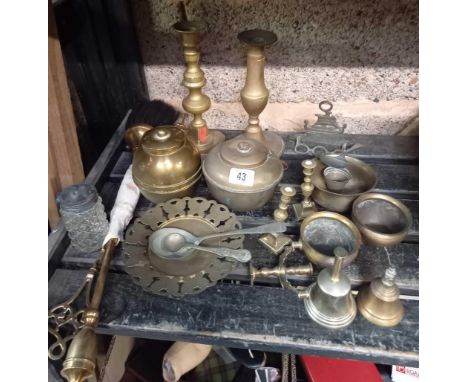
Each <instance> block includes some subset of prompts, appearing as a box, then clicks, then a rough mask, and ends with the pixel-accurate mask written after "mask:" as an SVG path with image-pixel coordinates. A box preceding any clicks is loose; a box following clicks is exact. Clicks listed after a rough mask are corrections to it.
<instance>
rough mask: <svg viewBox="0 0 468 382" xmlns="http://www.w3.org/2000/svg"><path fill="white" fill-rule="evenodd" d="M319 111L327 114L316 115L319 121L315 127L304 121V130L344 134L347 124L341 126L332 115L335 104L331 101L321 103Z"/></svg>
mask: <svg viewBox="0 0 468 382" xmlns="http://www.w3.org/2000/svg"><path fill="white" fill-rule="evenodd" d="M319 109H320V110H321V111H323V112H324V113H325V114H315V115H316V116H317V121H316V122H315V123H314V124H313V125H309V122H308V121H304V130H309V131H311V132H314V131H315V132H321V133H337V134H343V131H344V129H346V124H345V125H342V126H339V125H338V123H337V121H336V117H335V116H334V115H331V111H332V109H333V104H332V103H331V102H330V101H322V102H320V103H319Z"/></svg>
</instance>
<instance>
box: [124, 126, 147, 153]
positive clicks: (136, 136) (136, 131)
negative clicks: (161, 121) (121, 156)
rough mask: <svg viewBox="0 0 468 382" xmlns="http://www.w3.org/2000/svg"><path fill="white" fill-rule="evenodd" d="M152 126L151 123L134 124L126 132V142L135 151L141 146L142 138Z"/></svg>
mask: <svg viewBox="0 0 468 382" xmlns="http://www.w3.org/2000/svg"><path fill="white" fill-rule="evenodd" d="M152 128H153V127H152V126H150V125H145V124H141V125H135V126H132V127H130V128H129V129H128V130H127V131H126V132H125V142H126V143H127V145H129V146H130V148H131V149H132V151H135V150H136V149H138V148H139V147H140V143H141V138H143V135H145V133H146V132H147V131H150V130H151V129H152Z"/></svg>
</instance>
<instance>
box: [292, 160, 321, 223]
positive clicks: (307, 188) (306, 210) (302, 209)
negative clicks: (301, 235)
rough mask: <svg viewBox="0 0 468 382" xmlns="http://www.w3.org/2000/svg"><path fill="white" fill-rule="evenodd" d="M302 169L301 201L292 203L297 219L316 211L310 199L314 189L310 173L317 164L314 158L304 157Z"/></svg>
mask: <svg viewBox="0 0 468 382" xmlns="http://www.w3.org/2000/svg"><path fill="white" fill-rule="evenodd" d="M301 164H302V169H303V170H302V171H303V173H304V182H303V183H302V184H301V189H302V196H303V199H302V202H301V203H296V204H294V205H293V209H294V214H295V215H296V219H297V220H298V221H301V220H303V219H304V218H305V217H306V216H307V215H310V214H311V213H314V212H317V207H316V206H315V203H314V202H313V201H312V200H311V199H310V198H311V195H312V191H314V185H313V184H312V175H313V174H314V169H315V167H316V166H317V161H316V160H315V159H306V160H303V161H302V163H301Z"/></svg>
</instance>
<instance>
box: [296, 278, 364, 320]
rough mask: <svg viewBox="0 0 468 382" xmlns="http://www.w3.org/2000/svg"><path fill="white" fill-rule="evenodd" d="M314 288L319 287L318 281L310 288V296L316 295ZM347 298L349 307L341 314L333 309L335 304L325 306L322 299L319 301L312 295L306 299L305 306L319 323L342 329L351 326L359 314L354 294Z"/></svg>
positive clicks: (311, 316)
mask: <svg viewBox="0 0 468 382" xmlns="http://www.w3.org/2000/svg"><path fill="white" fill-rule="evenodd" d="M314 288H319V287H318V286H317V283H314V284H313V285H312V286H311V287H310V289H309V290H308V293H309V296H313V295H314ZM346 299H347V307H348V309H347V310H346V311H344V312H342V314H340V315H337V314H336V312H334V311H333V305H331V306H323V303H322V304H321V301H318V302H317V301H315V300H313V299H312V298H311V297H308V298H306V299H304V307H305V309H306V311H307V313H308V314H309V316H310V318H312V320H314V321H315V322H316V323H317V324H319V325H321V326H323V327H325V328H329V329H342V328H345V327H347V326H349V325H350V324H351V323H352V322H353V321H354V318H355V317H356V314H357V308H356V302H355V301H354V298H353V296H352V295H351V294H349V295H348V296H347V297H346Z"/></svg>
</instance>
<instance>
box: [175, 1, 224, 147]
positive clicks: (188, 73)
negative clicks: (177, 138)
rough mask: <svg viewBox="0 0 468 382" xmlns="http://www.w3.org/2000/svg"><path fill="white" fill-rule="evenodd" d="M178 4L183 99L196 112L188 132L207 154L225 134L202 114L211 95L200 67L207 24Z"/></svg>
mask: <svg viewBox="0 0 468 382" xmlns="http://www.w3.org/2000/svg"><path fill="white" fill-rule="evenodd" d="M179 7H180V10H181V14H182V17H181V18H182V20H181V21H180V22H178V23H175V24H174V25H173V28H174V29H175V30H176V31H177V32H179V33H180V34H181V36H182V46H183V49H184V57H185V63H186V69H185V72H184V80H183V82H182V84H183V85H184V86H185V87H186V88H187V89H188V91H189V94H188V95H187V96H186V97H185V98H184V100H183V101H182V106H183V108H184V110H185V111H186V112H187V113H190V114H192V115H193V120H192V122H191V124H190V127H191V129H190V130H189V132H188V134H187V135H188V137H189V139H190V140H191V141H192V142H193V143H194V144H195V146H196V147H197V148H198V151H200V154H207V153H208V152H209V151H210V149H211V148H212V147H214V146H215V145H217V144H218V143H220V142H222V141H224V134H223V133H221V132H220V131H217V130H210V129H208V127H207V125H206V121H205V120H204V119H203V117H202V114H203V113H204V112H205V111H207V110H208V109H209V108H210V106H211V101H210V98H209V97H208V96H207V95H206V94H204V93H203V91H202V88H203V87H204V86H205V84H206V79H205V73H204V72H203V70H201V68H200V33H201V32H202V31H203V29H204V24H203V23H202V22H200V21H188V20H187V14H186V11H185V6H184V4H183V3H180V5H179Z"/></svg>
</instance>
